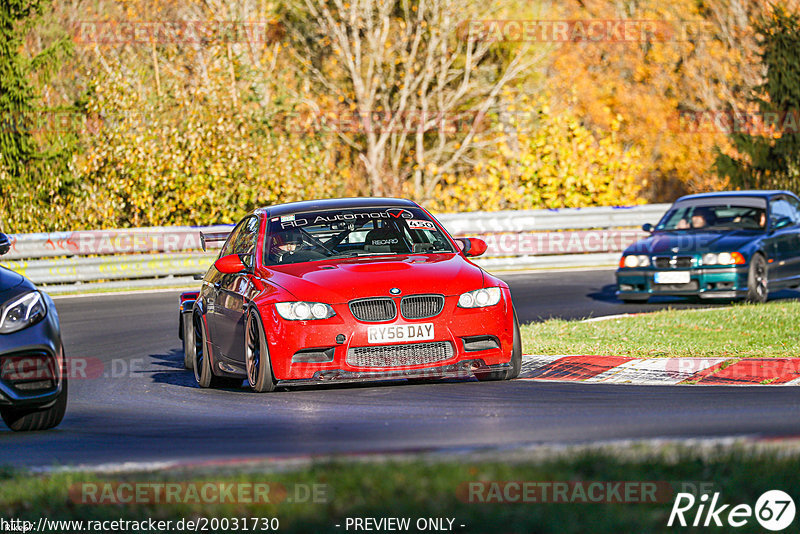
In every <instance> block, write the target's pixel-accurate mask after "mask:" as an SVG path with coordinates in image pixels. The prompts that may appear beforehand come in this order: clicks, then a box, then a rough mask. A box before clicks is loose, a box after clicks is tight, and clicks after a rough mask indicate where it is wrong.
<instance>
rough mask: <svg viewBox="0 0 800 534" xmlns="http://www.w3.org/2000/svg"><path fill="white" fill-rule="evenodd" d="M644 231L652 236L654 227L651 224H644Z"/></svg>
mask: <svg viewBox="0 0 800 534" xmlns="http://www.w3.org/2000/svg"><path fill="white" fill-rule="evenodd" d="M642 230H644V231H645V232H647V233H648V234H652V233H653V225H652V224H650V223H644V224H643V225H642Z"/></svg>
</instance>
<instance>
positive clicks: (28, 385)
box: [0, 297, 66, 408]
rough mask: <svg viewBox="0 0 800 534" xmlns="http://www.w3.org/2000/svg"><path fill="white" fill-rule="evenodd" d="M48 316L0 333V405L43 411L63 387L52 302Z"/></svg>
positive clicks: (58, 333) (60, 348) (60, 349)
mask: <svg viewBox="0 0 800 534" xmlns="http://www.w3.org/2000/svg"><path fill="white" fill-rule="evenodd" d="M45 302H46V305H47V315H46V316H45V317H44V319H42V320H41V321H39V322H38V323H36V324H34V325H32V326H29V327H28V328H25V329H23V330H20V331H19V332H14V333H13V334H0V405H2V406H19V407H33V408H37V407H41V408H46V407H47V406H49V405H51V404H52V403H54V402H55V401H56V399H57V398H58V396H59V395H60V394H61V390H62V389H63V384H64V369H65V367H66V366H65V364H64V347H63V344H62V342H61V330H60V328H59V323H58V315H57V314H56V312H55V306H54V305H53V301H52V300H50V299H49V298H48V297H45Z"/></svg>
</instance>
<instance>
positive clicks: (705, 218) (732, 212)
mask: <svg viewBox="0 0 800 534" xmlns="http://www.w3.org/2000/svg"><path fill="white" fill-rule="evenodd" d="M766 224H767V215H766V209H764V208H761V207H757V206H738V205H732V204H716V205H695V204H683V205H681V204H677V205H675V206H673V207H672V209H670V211H668V212H667V214H666V215H664V217H663V218H662V219H661V222H659V223H658V226H656V230H664V231H670V230H688V231H691V230H703V231H705V230H735V229H747V230H759V229H764V228H765V227H766Z"/></svg>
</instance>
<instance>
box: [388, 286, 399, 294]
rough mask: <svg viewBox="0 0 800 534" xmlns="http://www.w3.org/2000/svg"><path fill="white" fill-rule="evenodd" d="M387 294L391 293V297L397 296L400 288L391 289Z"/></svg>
mask: <svg viewBox="0 0 800 534" xmlns="http://www.w3.org/2000/svg"><path fill="white" fill-rule="evenodd" d="M389 293H391V294H392V295H399V294H400V288H399V287H393V288H392V289H390V290H389Z"/></svg>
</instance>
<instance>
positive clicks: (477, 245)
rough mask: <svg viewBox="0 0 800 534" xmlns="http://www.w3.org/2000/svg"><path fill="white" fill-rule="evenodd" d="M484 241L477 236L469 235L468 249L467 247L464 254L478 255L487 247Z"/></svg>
mask: <svg viewBox="0 0 800 534" xmlns="http://www.w3.org/2000/svg"><path fill="white" fill-rule="evenodd" d="M487 248H488V247H487V245H486V241H484V240H483V239H478V238H477V237H470V238H469V249H467V252H466V255H467V256H470V257H475V256H480V255H481V254H483V253H484V252H486V249H487Z"/></svg>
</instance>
